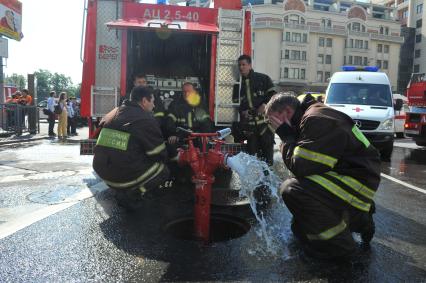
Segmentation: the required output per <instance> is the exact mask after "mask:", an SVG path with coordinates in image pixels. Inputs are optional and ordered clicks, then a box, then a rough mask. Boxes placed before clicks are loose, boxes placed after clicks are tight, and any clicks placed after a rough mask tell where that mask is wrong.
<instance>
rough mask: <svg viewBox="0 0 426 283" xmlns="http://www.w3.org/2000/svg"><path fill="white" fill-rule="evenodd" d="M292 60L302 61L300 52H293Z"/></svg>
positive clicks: (291, 54)
mask: <svg viewBox="0 0 426 283" xmlns="http://www.w3.org/2000/svg"><path fill="white" fill-rule="evenodd" d="M290 59H291V60H300V51H298V50H291V53H290Z"/></svg>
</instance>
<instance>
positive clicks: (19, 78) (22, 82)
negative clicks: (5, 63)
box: [4, 73, 27, 89]
mask: <svg viewBox="0 0 426 283" xmlns="http://www.w3.org/2000/svg"><path fill="white" fill-rule="evenodd" d="M4 83H5V85H12V86H16V87H17V88H18V89H23V88H25V86H26V85H27V80H26V79H25V77H24V76H23V75H18V74H15V73H13V74H12V75H11V76H6V78H5V79H4Z"/></svg>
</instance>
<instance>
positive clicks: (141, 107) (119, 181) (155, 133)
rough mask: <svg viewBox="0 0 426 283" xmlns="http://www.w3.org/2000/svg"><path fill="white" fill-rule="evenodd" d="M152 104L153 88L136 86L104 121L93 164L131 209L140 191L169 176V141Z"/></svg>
mask: <svg viewBox="0 0 426 283" xmlns="http://www.w3.org/2000/svg"><path fill="white" fill-rule="evenodd" d="M153 108H154V97H153V90H152V89H151V88H149V87H142V86H139V87H135V88H133V90H132V92H131V95H130V100H125V101H124V102H123V104H122V105H121V106H120V107H117V108H115V109H114V110H112V111H111V112H110V113H108V114H107V115H106V116H105V118H104V119H103V120H102V121H101V126H102V127H103V128H102V130H101V132H100V134H99V137H98V140H97V143H96V147H95V152H94V158H93V168H94V170H95V171H96V173H97V174H98V175H99V176H100V177H101V178H102V179H103V180H104V182H105V183H106V184H107V185H108V186H109V187H111V188H113V189H115V191H116V198H117V200H118V202H119V204H120V205H121V206H124V207H126V208H128V209H135V208H137V207H138V205H139V200H140V197H141V194H143V193H145V192H146V191H148V190H152V189H155V188H156V187H158V186H159V185H161V184H163V183H164V182H165V181H166V180H167V179H168V176H169V170H168V169H167V167H166V165H165V163H166V162H167V151H166V145H165V143H164V139H163V136H162V134H161V130H160V127H159V126H158V124H157V123H156V122H155V119H154V116H153V115H152V110H153Z"/></svg>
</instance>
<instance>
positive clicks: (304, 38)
mask: <svg viewBox="0 0 426 283" xmlns="http://www.w3.org/2000/svg"><path fill="white" fill-rule="evenodd" d="M302 42H304V43H306V42H308V34H306V33H304V34H303V40H302Z"/></svg>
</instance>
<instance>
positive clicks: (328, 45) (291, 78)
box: [252, 0, 426, 92]
mask: <svg viewBox="0 0 426 283" xmlns="http://www.w3.org/2000/svg"><path fill="white" fill-rule="evenodd" d="M252 2H253V1H252ZM259 2H262V3H259ZM252 12H253V23H252V24H253V35H252V40H253V50H252V56H253V66H254V68H255V70H257V71H259V72H264V73H266V74H268V75H269V76H270V77H271V78H272V80H273V81H274V82H275V83H276V84H278V85H279V86H281V87H282V88H284V89H292V90H296V91H298V92H301V91H324V90H325V88H326V87H327V84H328V79H329V78H330V77H331V76H332V75H333V73H334V72H337V71H340V70H341V66H343V65H355V66H366V65H369V66H378V67H379V68H380V70H381V71H382V72H385V73H387V75H388V77H389V79H390V81H391V84H392V88H393V90H396V87H397V78H398V64H399V54H400V46H401V44H402V43H403V41H404V39H403V37H401V36H400V23H399V22H397V21H396V20H395V17H396V10H395V8H394V7H386V6H384V5H376V4H371V3H364V2H355V1H339V0H337V1H335V0H308V1H302V0H286V1H284V2H283V3H282V2H280V1H273V0H265V1H257V2H256V3H252ZM425 55H426V54H425Z"/></svg>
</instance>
